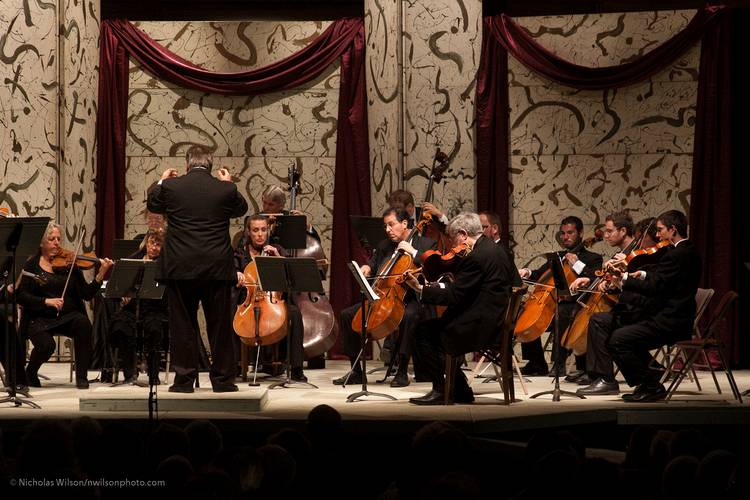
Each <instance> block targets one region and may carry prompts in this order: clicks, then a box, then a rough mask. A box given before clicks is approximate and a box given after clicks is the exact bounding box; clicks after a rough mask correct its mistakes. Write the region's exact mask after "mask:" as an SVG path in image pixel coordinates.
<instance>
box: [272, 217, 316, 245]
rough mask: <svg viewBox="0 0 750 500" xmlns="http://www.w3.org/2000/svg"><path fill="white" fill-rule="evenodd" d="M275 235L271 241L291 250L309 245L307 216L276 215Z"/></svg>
mask: <svg viewBox="0 0 750 500" xmlns="http://www.w3.org/2000/svg"><path fill="white" fill-rule="evenodd" d="M272 217H273V218H274V219H275V222H274V225H275V226H276V227H275V229H274V230H273V236H271V238H270V243H273V244H275V245H279V246H280V247H282V248H284V249H286V250H291V249H298V248H306V247H307V217H305V216H304V215H274V216H272Z"/></svg>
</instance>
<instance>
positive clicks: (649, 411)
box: [0, 361, 750, 435]
mask: <svg viewBox="0 0 750 500" xmlns="http://www.w3.org/2000/svg"><path fill="white" fill-rule="evenodd" d="M347 367H348V363H347V362H341V361H329V362H328V363H327V367H326V369H323V370H306V375H307V376H308V378H309V379H310V382H311V383H313V384H315V385H317V386H318V388H317V389H316V388H309V387H304V386H294V387H292V388H281V389H269V388H268V386H269V385H270V382H268V381H262V383H261V386H260V387H255V388H253V387H249V386H248V385H247V383H242V382H238V385H239V387H240V390H239V392H236V393H228V394H215V393H213V392H212V391H211V389H210V383H209V381H208V376H207V374H205V373H202V374H201V388H199V389H196V392H195V393H194V394H175V393H169V392H167V391H166V389H167V386H165V385H161V386H159V387H158V389H157V402H158V418H159V420H162V421H169V420H174V421H182V420H193V419H196V418H203V419H217V420H224V421H227V422H226V423H227V424H229V421H233V420H235V421H242V422H246V423H247V421H252V422H253V423H252V426H253V430H254V431H258V432H262V431H263V430H268V431H273V430H277V429H279V428H281V427H284V426H292V427H298V426H300V425H304V423H305V421H306V418H307V414H308V413H309V411H310V410H311V409H312V408H314V407H315V406H317V405H319V404H327V405H330V406H332V407H334V408H336V409H337V410H338V411H339V412H340V413H341V415H342V418H343V421H344V426H345V428H346V429H347V430H351V431H354V432H357V431H360V430H361V431H365V430H366V432H368V433H379V432H383V433H388V432H404V433H407V432H414V431H415V430H417V429H418V428H420V427H422V426H423V425H425V424H426V423H429V422H431V421H435V420H443V421H447V422H451V423H452V424H454V425H456V426H458V427H460V428H462V429H464V430H466V431H467V432H469V433H471V434H474V435H481V434H493V433H503V432H512V431H523V430H533V429H542V428H558V427H568V426H579V425H591V424H605V425H621V426H631V425H645V424H650V425H657V426H670V425H689V426H701V425H748V424H750V397H748V398H745V399H743V403H742V404H739V403H737V402H736V401H734V400H733V399H732V395H731V392H730V391H729V386H728V384H727V382H726V378H725V377H724V374H723V372H722V373H719V374H717V376H718V378H719V382H720V386H721V389H722V394H718V393H717V391H716V388H715V387H714V385H713V381H712V380H711V376H710V373H709V372H699V380H700V382H701V386H702V387H703V391H700V392H699V391H697V388H696V386H695V384H694V383H692V382H690V381H686V382H685V383H684V384H683V386H682V387H681V391H680V392H678V394H677V395H676V396H675V398H674V399H673V400H672V401H671V402H669V403H665V402H658V403H648V404H633V403H630V404H628V403H624V402H623V401H622V400H621V399H620V398H619V397H617V396H598V397H589V398H587V399H585V400H579V399H574V398H571V397H567V396H563V398H562V400H561V401H559V402H553V401H551V397H550V396H542V397H541V398H539V399H530V398H529V395H531V394H535V393H538V392H542V391H545V390H549V389H551V388H552V379H551V378H549V377H530V378H528V379H527V380H528V382H527V384H526V386H527V390H528V395H525V394H523V392H522V390H521V387H520V384H519V383H518V381H516V397H517V398H518V399H519V401H517V402H516V403H514V404H512V405H510V406H506V405H504V404H502V392H501V390H500V387H499V385H498V384H497V383H496V382H495V383H481V380H482V379H475V382H474V383H473V386H472V387H473V388H474V391H475V395H476V401H475V403H474V404H471V405H453V406H428V407H423V406H416V405H413V404H411V403H409V401H408V399H409V398H410V397H414V396H420V395H423V394H425V393H426V392H428V391H429V389H430V384H426V383H419V384H416V383H412V384H411V385H409V386H408V387H404V388H391V387H390V386H388V385H387V384H377V383H375V380H376V379H377V378H381V377H382V372H379V373H376V374H373V375H370V377H369V380H370V384H369V387H368V388H369V389H370V390H371V391H374V392H381V393H385V394H389V395H392V396H394V397H395V398H397V400H396V401H387V400H385V399H382V398H377V397H370V398H367V399H365V400H361V401H357V402H354V403H347V402H346V397H347V396H348V395H349V394H352V393H354V392H357V391H358V390H359V389H360V386H347V387H345V388H343V387H339V386H334V385H332V383H331V380H332V379H334V378H336V377H339V376H341V375H342V374H343V373H344V372H345V371H346V369H347ZM40 373H41V374H43V375H45V376H47V377H49V379H50V380H49V381H43V384H44V386H45V387H42V388H37V389H32V390H31V396H32V398H31V399H30V400H31V401H34V402H35V403H37V404H38V405H40V406H41V409H39V410H37V409H31V408H29V407H27V406H25V405H24V406H21V407H14V406H13V405H12V404H11V403H4V404H2V405H0V425H3V426H5V425H8V426H12V425H13V423H12V422H13V421H15V423H16V424H21V423H22V422H23V423H28V421H29V419H35V418H66V419H68V418H76V417H80V416H83V415H88V416H91V417H93V418H97V419H122V420H147V419H148V411H147V408H148V406H147V401H148V392H149V391H148V388H145V387H137V386H119V387H110V386H109V385H107V384H100V383H93V384H92V385H91V388H90V389H89V390H85V391H79V390H77V389H75V386H74V384H72V383H70V382H69V381H68V376H69V375H68V373H69V372H68V365H67V364H52V363H48V364H46V365H44V366H43V367H42V370H41V371H40ZM89 375H90V376H91V377H93V376H95V375H96V374H95V372H90V373H89ZM163 377H164V374H163V373H162V378H163ZM735 378H736V380H737V383H738V385H739V387H740V390H741V391H743V390H746V389H747V388H750V370H743V371H737V372H735ZM141 380H145V377H144V376H143V375H141ZM577 387H578V386H576V385H574V384H570V383H562V384H561V388H562V389H564V390H568V391H575V389H576V388H577ZM621 390H623V391H627V386H626V385H625V384H624V382H621Z"/></svg>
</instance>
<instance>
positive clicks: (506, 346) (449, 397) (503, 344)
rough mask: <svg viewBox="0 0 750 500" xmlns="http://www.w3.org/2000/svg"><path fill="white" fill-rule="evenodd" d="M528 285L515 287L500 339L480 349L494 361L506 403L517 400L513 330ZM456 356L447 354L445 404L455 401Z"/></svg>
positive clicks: (506, 311)
mask: <svg viewBox="0 0 750 500" xmlns="http://www.w3.org/2000/svg"><path fill="white" fill-rule="evenodd" d="M526 291H527V287H525V286H523V287H520V288H516V287H514V288H513V291H512V293H511V296H510V300H509V301H508V306H507V307H506V309H505V318H504V320H503V323H502V325H501V326H500V328H499V330H498V333H499V336H498V339H497V341H496V342H494V343H493V345H492V346H490V347H487V348H484V349H479V352H480V353H481V354H482V356H483V357H484V358H486V359H487V360H489V361H490V362H491V363H492V367H493V369H494V370H495V374H496V375H497V380H498V383H499V384H500V387H502V390H503V400H504V403H505V404H506V405H509V404H511V403H512V402H513V401H514V400H515V389H514V386H513V358H512V349H511V348H512V342H513V331H514V330H515V327H516V318H517V317H518V311H519V310H520V308H521V299H522V298H523V296H524V295H526ZM456 359H457V357H456V356H450V355H446V356H445V395H444V396H445V401H444V402H445V404H450V403H451V401H453V389H454V383H455V381H454V374H455V370H456V369H457V363H456Z"/></svg>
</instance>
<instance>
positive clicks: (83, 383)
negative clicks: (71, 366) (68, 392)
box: [76, 378, 89, 389]
mask: <svg viewBox="0 0 750 500" xmlns="http://www.w3.org/2000/svg"><path fill="white" fill-rule="evenodd" d="M88 388H89V381H88V380H86V379H85V378H84V379H80V380H79V379H76V389H88Z"/></svg>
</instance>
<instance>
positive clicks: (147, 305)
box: [110, 227, 167, 385]
mask: <svg viewBox="0 0 750 500" xmlns="http://www.w3.org/2000/svg"><path fill="white" fill-rule="evenodd" d="M165 233H166V232H165V230H164V229H162V228H160V227H156V228H155V229H149V231H148V233H146V236H145V237H144V239H143V242H142V244H141V248H140V249H139V250H138V251H137V252H135V253H134V254H133V255H131V256H129V257H128V258H130V259H143V260H149V261H155V260H158V259H159V255H160V254H161V247H162V245H163V244H164V235H165ZM121 303H122V308H121V309H120V311H118V312H117V313H116V314H115V315H114V317H113V318H112V326H111V328H110V330H111V341H112V345H113V347H117V349H118V352H119V354H120V356H121V357H122V372H123V376H124V377H125V381H124V383H125V384H135V383H136V381H137V380H138V370H137V369H136V340H137V338H136V337H137V328H136V306H138V307H139V311H138V318H139V320H140V322H141V325H143V350H144V352H147V353H148V356H149V363H148V365H149V366H153V364H152V363H156V362H157V361H156V360H153V359H151V356H153V355H154V353H156V352H158V351H159V350H160V347H161V346H162V344H163V341H164V340H165V339H162V333H163V331H164V324H165V323H166V322H167V299H166V297H163V298H162V299H159V300H149V299H141V300H140V304H136V301H134V300H131V299H130V298H129V297H123V298H122V299H121ZM152 375H153V374H152ZM149 384H153V385H158V384H159V378H158V377H154V379H153V380H149Z"/></svg>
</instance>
